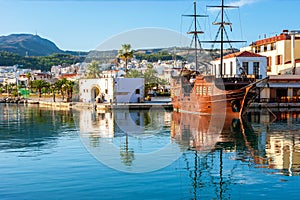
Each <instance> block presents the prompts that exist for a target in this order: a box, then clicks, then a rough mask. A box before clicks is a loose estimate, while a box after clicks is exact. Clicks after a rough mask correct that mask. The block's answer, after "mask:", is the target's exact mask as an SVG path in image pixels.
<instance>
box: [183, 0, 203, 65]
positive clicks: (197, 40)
mask: <svg viewBox="0 0 300 200" xmlns="http://www.w3.org/2000/svg"><path fill="white" fill-rule="evenodd" d="M182 16H184V17H192V18H194V30H193V31H189V32H187V34H193V39H192V42H193V41H194V48H195V62H196V71H198V53H197V49H198V45H197V43H198V42H199V48H201V43H200V40H199V37H198V34H203V33H204V32H203V31H200V30H199V31H198V30H197V18H198V17H208V16H207V15H198V14H197V5H196V0H194V14H192V15H182Z"/></svg>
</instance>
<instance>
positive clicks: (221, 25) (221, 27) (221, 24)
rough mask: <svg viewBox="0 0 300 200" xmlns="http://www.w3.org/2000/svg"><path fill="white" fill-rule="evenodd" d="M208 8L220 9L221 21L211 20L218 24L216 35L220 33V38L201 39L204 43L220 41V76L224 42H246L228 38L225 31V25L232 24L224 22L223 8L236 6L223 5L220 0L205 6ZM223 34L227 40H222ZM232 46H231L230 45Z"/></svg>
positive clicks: (221, 74)
mask: <svg viewBox="0 0 300 200" xmlns="http://www.w3.org/2000/svg"><path fill="white" fill-rule="evenodd" d="M207 7H209V8H220V9H221V22H213V25H218V26H219V30H218V32H217V36H216V38H217V37H218V35H219V33H220V40H219V41H217V40H215V41H203V42H205V43H220V46H221V47H220V66H221V67H220V76H221V77H223V56H224V43H228V44H229V45H230V46H231V43H235V42H246V41H237V40H234V41H233V40H229V38H228V34H227V31H226V29H225V26H230V28H231V26H232V23H231V22H225V20H224V13H225V8H239V7H238V6H226V5H224V0H222V4H221V5H220V6H207ZM224 35H225V36H226V38H227V40H226V41H225V40H224ZM231 48H232V47H231Z"/></svg>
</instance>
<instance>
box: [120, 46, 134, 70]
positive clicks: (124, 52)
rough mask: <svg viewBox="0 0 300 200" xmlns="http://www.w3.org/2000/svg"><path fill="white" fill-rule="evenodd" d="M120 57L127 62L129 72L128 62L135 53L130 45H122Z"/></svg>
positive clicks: (126, 67)
mask: <svg viewBox="0 0 300 200" xmlns="http://www.w3.org/2000/svg"><path fill="white" fill-rule="evenodd" d="M118 57H119V58H120V59H122V60H124V61H125V72H126V73H127V71H128V66H127V65H128V60H129V59H131V58H133V51H132V50H131V45H130V44H122V49H121V50H119V51H118Z"/></svg>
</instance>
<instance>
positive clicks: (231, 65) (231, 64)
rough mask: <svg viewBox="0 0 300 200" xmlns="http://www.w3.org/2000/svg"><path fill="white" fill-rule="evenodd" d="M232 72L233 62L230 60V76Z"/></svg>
mask: <svg viewBox="0 0 300 200" xmlns="http://www.w3.org/2000/svg"><path fill="white" fill-rule="evenodd" d="M232 73H233V63H232V62H230V76H232Z"/></svg>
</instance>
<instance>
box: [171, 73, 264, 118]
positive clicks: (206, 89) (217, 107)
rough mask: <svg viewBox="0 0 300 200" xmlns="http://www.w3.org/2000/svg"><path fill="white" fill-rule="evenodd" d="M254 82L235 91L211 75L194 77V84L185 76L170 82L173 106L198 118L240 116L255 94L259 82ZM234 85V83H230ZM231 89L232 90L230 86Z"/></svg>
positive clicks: (256, 93)
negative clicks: (199, 115) (206, 116)
mask: <svg viewBox="0 0 300 200" xmlns="http://www.w3.org/2000/svg"><path fill="white" fill-rule="evenodd" d="M262 82H263V80H260V81H256V82H255V81H253V82H252V83H249V82H248V81H245V83H244V84H241V83H240V84H239V86H237V87H235V89H226V87H227V86H228V83H224V82H223V83H220V81H219V80H218V81H217V79H215V78H214V77H212V76H207V77H205V76H202V75H199V76H197V78H196V80H195V82H194V83H193V84H190V83H188V82H187V81H186V80H185V78H184V77H181V78H178V79H177V80H174V81H173V86H172V104H173V108H174V110H175V111H178V112H185V113H193V114H201V115H216V114H217V115H220V114H224V115H232V116H241V115H243V114H244V113H245V111H246V110H247V107H248V105H249V104H250V102H251V101H252V100H253V99H254V98H255V97H256V96H257V95H258V93H259V91H258V90H257V88H258V87H257V86H258V83H260V86H261V85H262V84H261V83H262ZM232 84H235V82H232ZM231 88H234V87H231Z"/></svg>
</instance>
